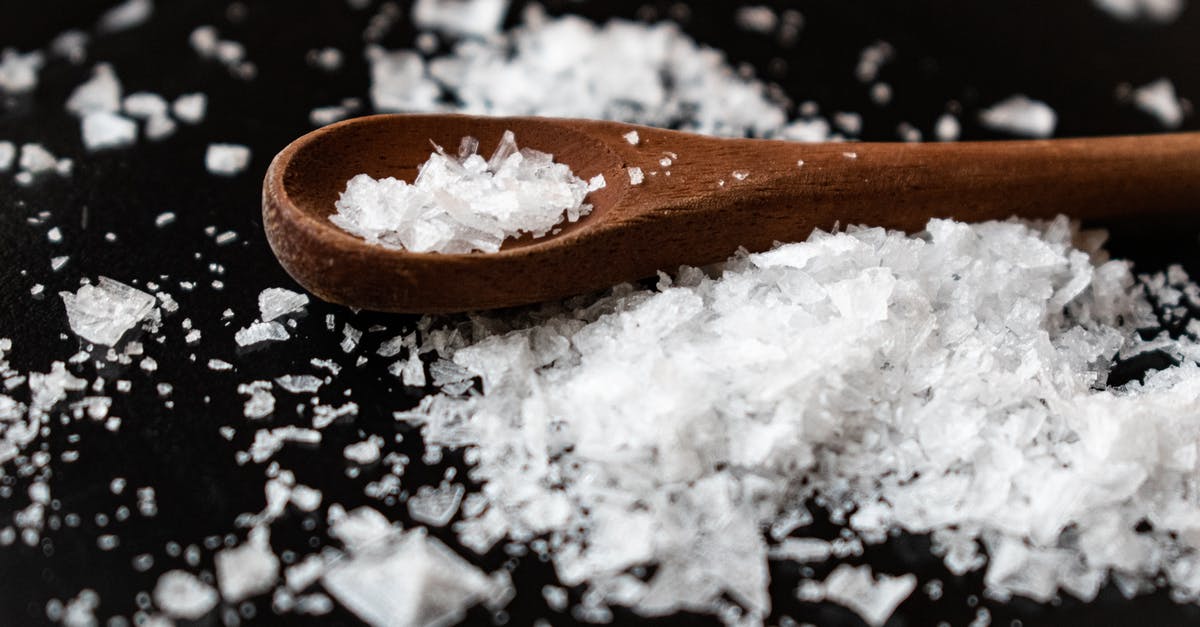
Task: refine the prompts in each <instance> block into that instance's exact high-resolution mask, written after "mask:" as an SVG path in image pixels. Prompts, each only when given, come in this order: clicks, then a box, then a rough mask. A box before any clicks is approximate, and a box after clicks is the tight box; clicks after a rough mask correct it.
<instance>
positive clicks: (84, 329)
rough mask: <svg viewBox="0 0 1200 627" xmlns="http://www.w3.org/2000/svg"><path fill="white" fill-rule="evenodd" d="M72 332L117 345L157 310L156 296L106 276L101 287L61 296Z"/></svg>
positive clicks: (102, 342) (100, 282)
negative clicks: (155, 307) (155, 308)
mask: <svg viewBox="0 0 1200 627" xmlns="http://www.w3.org/2000/svg"><path fill="white" fill-rule="evenodd" d="M59 296H61V297H62V299H63V304H64V305H66V307H67V319H68V320H69V321H70V324H71V330H72V331H74V332H75V334H76V335H78V336H79V337H82V338H83V339H85V340H87V341H89V342H94V343H96V344H106V345H109V346H112V345H115V344H116V343H117V342H118V341H120V340H121V336H122V335H125V332H127V331H129V330H130V329H132V328H133V327H134V326H135V325H137V323H139V322H141V321H142V320H144V319H146V317H147V316H149V315H150V314H151V312H152V311H153V310H154V305H155V302H156V301H155V299H154V296H152V295H150V294H147V293H145V292H143V291H141V290H139V289H137V288H134V287H130V286H128V285H125V284H124V283H121V282H119V281H114V280H112V279H110V278H108V277H105V276H102V277H100V280H99V281H98V283H97V285H91V284H88V285H84V286H82V287H80V288H79V291H77V292H75V293H74V294H72V293H71V292H60V293H59Z"/></svg>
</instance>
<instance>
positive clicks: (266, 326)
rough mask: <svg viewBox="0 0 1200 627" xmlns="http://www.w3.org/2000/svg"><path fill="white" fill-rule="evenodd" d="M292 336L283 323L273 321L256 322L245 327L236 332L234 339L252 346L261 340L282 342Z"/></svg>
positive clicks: (240, 344)
mask: <svg viewBox="0 0 1200 627" xmlns="http://www.w3.org/2000/svg"><path fill="white" fill-rule="evenodd" d="M290 337H291V335H290V334H289V333H288V332H287V329H286V328H284V326H283V325H282V324H279V323H278V322H273V321H272V322H254V323H253V324H251V325H250V326H248V327H243V328H242V329H239V330H238V332H237V333H236V334H234V338H233V339H234V341H236V342H237V344H238V346H250V345H253V344H259V343H261V342H282V341H284V340H286V339H288V338H290Z"/></svg>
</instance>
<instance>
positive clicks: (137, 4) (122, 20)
mask: <svg viewBox="0 0 1200 627" xmlns="http://www.w3.org/2000/svg"><path fill="white" fill-rule="evenodd" d="M153 12H154V2H153V1H152V0H125V1H124V2H122V3H121V4H118V5H117V6H115V7H113V8H111V9H109V10H107V11H105V12H104V14H103V15H101V16H100V19H99V20H98V21H97V22H96V30H98V31H100V32H101V33H115V32H118V31H123V30H128V29H130V28H134V27H136V26H141V25H142V24H144V23H146V20H148V19H150V14H151V13H153Z"/></svg>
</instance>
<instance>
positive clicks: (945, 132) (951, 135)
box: [933, 113, 962, 142]
mask: <svg viewBox="0 0 1200 627" xmlns="http://www.w3.org/2000/svg"><path fill="white" fill-rule="evenodd" d="M961 130H962V127H961V125H960V124H959V122H958V118H956V117H954V116H953V115H951V114H949V113H943V114H942V115H941V117H939V118H938V119H937V123H936V124H935V125H934V127H933V135H934V137H937V140H938V141H940V142H952V141H958V135H959V133H960V132H961Z"/></svg>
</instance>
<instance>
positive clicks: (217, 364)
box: [208, 359, 233, 372]
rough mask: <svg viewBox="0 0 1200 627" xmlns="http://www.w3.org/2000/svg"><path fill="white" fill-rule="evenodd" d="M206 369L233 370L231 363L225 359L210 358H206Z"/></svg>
mask: <svg viewBox="0 0 1200 627" xmlns="http://www.w3.org/2000/svg"><path fill="white" fill-rule="evenodd" d="M208 369H209V370H213V371H218V372H224V371H227V370H233V364H231V363H229V362H227V361H224V360H221V359H210V360H208Z"/></svg>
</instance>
